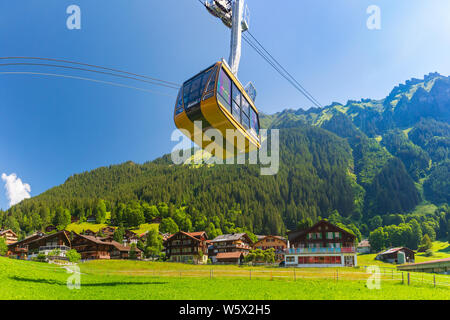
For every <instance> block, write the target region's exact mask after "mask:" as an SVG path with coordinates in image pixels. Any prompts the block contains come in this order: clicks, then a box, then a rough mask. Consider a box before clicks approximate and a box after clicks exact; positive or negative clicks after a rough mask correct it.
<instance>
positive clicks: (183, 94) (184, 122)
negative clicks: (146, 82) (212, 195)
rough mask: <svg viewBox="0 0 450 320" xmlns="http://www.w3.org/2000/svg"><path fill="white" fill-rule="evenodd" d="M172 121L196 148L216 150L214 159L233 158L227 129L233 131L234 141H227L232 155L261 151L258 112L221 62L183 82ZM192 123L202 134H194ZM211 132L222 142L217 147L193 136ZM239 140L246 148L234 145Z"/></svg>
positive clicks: (225, 65)
mask: <svg viewBox="0 0 450 320" xmlns="http://www.w3.org/2000/svg"><path fill="white" fill-rule="evenodd" d="M174 120H175V125H176V126H177V128H178V129H185V130H187V132H189V135H188V138H189V139H191V140H192V141H194V142H196V143H197V144H198V143H199V142H201V145H200V147H201V148H203V149H205V148H206V147H208V146H209V148H208V149H209V150H212V149H213V148H215V149H214V152H213V155H214V156H216V157H217V158H221V159H226V158H229V157H232V156H233V155H234V154H229V152H227V151H226V139H227V129H233V130H235V131H234V132H235V135H236V137H237V139H236V140H235V138H234V137H228V142H229V143H231V145H233V146H234V149H235V150H234V152H236V151H238V152H245V153H248V152H251V151H254V150H258V149H259V148H260V147H261V141H260V135H259V128H260V126H259V114H258V110H257V109H256V106H255V104H254V102H253V100H252V98H251V97H250V95H249V94H248V93H247V92H246V91H245V89H244V87H243V86H242V84H241V83H240V82H239V80H238V79H237V77H236V76H235V75H234V74H233V73H232V72H231V70H230V67H229V66H228V65H227V63H226V62H225V61H223V60H222V61H219V62H217V63H215V64H214V65H212V66H211V67H209V68H207V69H205V70H204V71H202V72H200V73H199V74H197V75H196V76H194V77H192V78H190V79H189V80H187V81H186V82H184V84H183V86H182V87H181V89H180V92H179V94H178V98H177V101H176V104H175V112H174ZM195 121H201V124H202V128H201V129H202V131H200V130H195V127H194V126H195V125H194V122H195ZM211 128H214V129H217V130H219V131H220V132H221V134H222V136H223V139H224V140H223V141H220V143H216V142H218V141H216V142H215V141H213V142H211V141H204V139H202V138H201V137H195V136H194V135H195V133H197V132H198V133H199V132H201V133H202V134H203V132H205V131H206V130H208V129H211ZM185 134H186V132H185ZM239 139H243V140H244V141H245V144H244V145H242V146H240V145H236V143H235V141H239ZM230 140H233V141H230ZM210 144H213V145H210ZM222 147H223V148H222Z"/></svg>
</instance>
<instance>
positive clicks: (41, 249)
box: [39, 246, 70, 252]
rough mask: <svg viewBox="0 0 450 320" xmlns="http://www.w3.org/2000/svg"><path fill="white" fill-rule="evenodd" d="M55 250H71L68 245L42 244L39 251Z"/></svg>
mask: <svg viewBox="0 0 450 320" xmlns="http://www.w3.org/2000/svg"><path fill="white" fill-rule="evenodd" d="M53 250H60V251H69V250H70V248H69V247H67V246H42V247H39V252H43V251H53Z"/></svg>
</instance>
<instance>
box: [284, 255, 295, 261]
mask: <svg viewBox="0 0 450 320" xmlns="http://www.w3.org/2000/svg"><path fill="white" fill-rule="evenodd" d="M286 262H295V257H292V256H288V257H286Z"/></svg>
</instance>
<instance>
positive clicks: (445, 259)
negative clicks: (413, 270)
mask: <svg viewBox="0 0 450 320" xmlns="http://www.w3.org/2000/svg"><path fill="white" fill-rule="evenodd" d="M442 262H450V258H444V259H438V260H431V261H425V262H418V263H408V264H407V266H408V267H411V266H420V265H424V264H434V263H442Z"/></svg>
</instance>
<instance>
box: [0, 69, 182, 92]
mask: <svg viewBox="0 0 450 320" xmlns="http://www.w3.org/2000/svg"><path fill="white" fill-rule="evenodd" d="M6 66H41V67H52V68H63V69H71V70H80V71H87V72H94V73H99V74H104V75H109V76H114V77H120V78H126V79H132V80H136V81H140V82H145V83H149V84H153V85H157V86H162V87H166V88H170V89H175V90H178V89H179V87H176V86H174V85H168V84H164V83H159V82H155V81H149V80H143V79H139V78H135V77H131V76H125V75H122V74H116V73H111V72H104V71H99V70H93V69H87V68H80V67H71V66H64V65H58V64H47V63H28V62H17V63H0V67H6Z"/></svg>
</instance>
